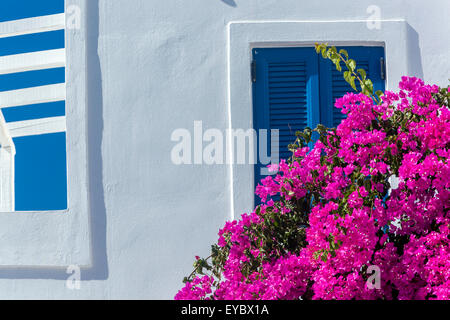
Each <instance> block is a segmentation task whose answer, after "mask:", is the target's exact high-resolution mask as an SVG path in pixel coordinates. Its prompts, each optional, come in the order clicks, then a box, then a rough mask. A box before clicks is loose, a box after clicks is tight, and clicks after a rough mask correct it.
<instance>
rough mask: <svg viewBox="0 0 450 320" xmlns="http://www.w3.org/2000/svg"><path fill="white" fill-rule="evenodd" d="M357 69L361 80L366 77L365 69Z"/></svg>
mask: <svg viewBox="0 0 450 320" xmlns="http://www.w3.org/2000/svg"><path fill="white" fill-rule="evenodd" d="M357 71H358V73H359V74H360V75H361V77H362V79H363V80H366V77H367V74H366V70H364V69H358V70H357Z"/></svg>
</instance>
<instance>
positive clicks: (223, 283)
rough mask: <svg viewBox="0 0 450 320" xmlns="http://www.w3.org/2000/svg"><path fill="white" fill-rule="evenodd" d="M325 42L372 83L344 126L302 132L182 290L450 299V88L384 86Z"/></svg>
mask: <svg viewBox="0 0 450 320" xmlns="http://www.w3.org/2000/svg"><path fill="white" fill-rule="evenodd" d="M317 51H318V52H319V53H320V52H322V54H323V56H324V57H325V58H329V59H331V60H332V61H333V62H334V63H335V64H336V67H337V68H338V70H341V69H342V68H341V63H342V62H343V63H344V64H345V67H347V69H348V70H347V71H345V72H344V77H345V78H346V80H347V81H348V82H349V83H350V84H351V85H352V86H353V87H354V88H356V87H357V86H355V81H356V84H357V85H358V88H356V89H359V90H360V91H361V93H348V94H346V95H345V96H344V97H343V98H340V99H338V100H337V101H336V104H335V106H336V107H337V108H339V109H340V110H341V111H342V113H344V114H345V115H346V118H345V119H344V120H343V121H342V122H341V124H340V125H339V126H338V127H337V128H333V129H329V128H325V127H324V126H318V127H317V128H316V129H314V130H311V129H309V128H306V129H305V131H303V132H298V133H297V140H296V142H295V144H293V145H291V146H290V149H291V150H292V152H293V154H292V157H291V158H290V159H288V160H286V161H285V160H282V161H281V162H280V164H279V165H278V166H272V169H273V170H275V171H277V172H278V173H277V174H276V175H273V176H267V177H266V178H265V179H263V180H262V181H261V183H260V184H259V185H258V186H257V188H256V193H257V195H258V196H259V197H261V200H262V204H261V205H260V206H258V207H257V208H256V209H255V210H254V211H253V212H251V213H249V214H243V215H242V216H241V218H240V219H239V220H236V221H231V222H227V223H226V225H225V227H224V228H223V229H222V230H220V232H219V240H218V243H217V244H215V245H213V246H212V254H211V256H210V257H208V258H206V259H201V258H199V257H196V261H195V263H194V267H195V270H194V272H193V273H192V274H191V275H190V276H189V277H187V278H185V286H184V287H183V288H182V289H181V290H180V291H179V292H178V294H177V295H176V297H175V298H176V299H206V300H208V299H217V300H220V299H226V300H233V299H264V300H266V299H450V245H449V243H450V217H449V206H450V191H449V186H450V179H449V177H450V166H449V160H448V159H449V157H450V151H449V145H450V123H449V122H450V109H449V100H450V93H449V88H439V87H438V86H436V85H427V84H425V83H424V82H423V81H422V80H420V79H417V78H414V77H403V78H402V81H401V82H400V84H399V91H398V92H397V93H394V92H389V91H386V92H385V93H384V94H381V93H379V92H378V93H376V94H373V92H372V91H373V89H372V84H371V82H370V80H368V79H366V76H365V72H364V70H360V69H356V63H355V62H354V61H353V60H351V59H349V58H348V54H347V53H346V52H345V51H343V50H342V51H339V52H337V51H336V49H335V48H328V47H327V46H326V45H318V46H317ZM314 134H317V135H318V136H319V138H314ZM311 141H313V142H314V147H313V148H312V149H311V150H310V148H309V147H308V145H312V144H311ZM273 199H277V200H276V201H274V200H273Z"/></svg>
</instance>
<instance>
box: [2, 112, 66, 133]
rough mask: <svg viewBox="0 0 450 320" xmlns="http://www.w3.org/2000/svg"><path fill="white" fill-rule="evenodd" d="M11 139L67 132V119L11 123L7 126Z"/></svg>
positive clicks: (57, 118) (63, 117)
mask: <svg viewBox="0 0 450 320" xmlns="http://www.w3.org/2000/svg"><path fill="white" fill-rule="evenodd" d="M6 125H7V127H8V129H9V133H10V135H11V137H13V138H17V137H24V136H32V135H39V134H48V133H57V132H64V131H66V117H65V116H62V117H53V118H43V119H35V120H25V121H16V122H9V123H7V124H6Z"/></svg>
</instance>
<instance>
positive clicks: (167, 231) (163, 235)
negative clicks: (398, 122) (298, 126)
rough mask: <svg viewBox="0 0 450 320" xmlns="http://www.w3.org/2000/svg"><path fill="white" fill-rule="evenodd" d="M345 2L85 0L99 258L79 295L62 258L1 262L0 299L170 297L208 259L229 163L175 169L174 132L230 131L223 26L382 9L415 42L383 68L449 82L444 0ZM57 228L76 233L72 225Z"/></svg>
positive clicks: (223, 210)
mask: <svg viewBox="0 0 450 320" xmlns="http://www.w3.org/2000/svg"><path fill="white" fill-rule="evenodd" d="M345 2H346V3H348V5H344V4H343V2H342V1H341V2H336V1H334V0H322V1H298V0H192V1H185V0H168V1H148V0H133V1H129V0H88V5H87V11H86V12H85V13H86V15H87V18H88V19H87V26H86V27H87V35H88V36H87V43H86V47H87V49H86V50H87V63H86V65H87V70H86V71H87V83H86V85H87V87H88V95H87V106H86V107H87V117H88V119H86V121H87V127H88V129H87V135H88V141H87V144H88V162H89V170H88V172H87V173H88V181H86V183H88V184H89V205H90V212H89V215H90V231H89V232H90V234H89V237H90V239H91V251H92V254H91V262H92V266H90V267H86V268H83V269H82V271H81V272H82V274H81V276H82V278H83V279H85V281H82V283H81V288H80V290H69V289H67V288H66V283H65V280H66V279H67V277H68V275H67V274H66V273H65V268H62V267H60V266H59V267H58V268H52V266H48V267H35V266H30V267H27V266H21V267H20V268H19V267H17V266H14V265H13V266H1V267H0V298H3V299H4V298H44V299H45V298H52V299H53V298H60V299H72V298H75V299H78V298H83V299H90V298H96V299H103V298H125V299H129V298H149V299H171V298H172V297H173V296H174V294H175V293H176V291H177V290H178V289H179V288H180V287H181V279H182V278H183V276H185V275H187V274H188V273H190V271H191V266H192V262H193V256H194V255H207V254H208V252H209V248H210V244H211V243H212V242H214V241H215V240H216V238H217V231H218V229H219V227H221V226H222V225H223V224H224V222H225V221H226V220H227V219H229V218H230V217H231V215H232V206H233V205H234V201H232V199H233V195H232V194H231V190H232V189H233V188H232V185H233V181H232V180H233V179H232V177H233V175H232V174H231V173H230V167H229V166H227V165H215V166H207V165H203V166H199V165H191V166H175V165H174V164H172V162H171V160H170V151H171V148H172V147H173V146H174V143H173V142H171V141H170V137H171V134H172V132H173V130H175V129H177V128H187V129H190V130H193V123H194V121H195V120H202V121H203V126H204V129H207V128H218V129H220V130H223V131H224V132H225V130H226V129H227V128H228V126H229V119H230V114H229V110H230V107H229V105H228V97H229V91H228V67H229V65H228V58H229V57H228V51H227V50H228V31H227V30H228V25H229V23H230V22H232V21H233V22H240V21H271V22H273V21H279V22H282V21H286V22H287V21H290V22H292V21H343V20H365V19H366V18H367V17H368V16H369V14H368V13H367V11H366V9H367V8H368V7H369V6H370V5H377V6H379V7H380V9H381V19H382V20H405V21H406V23H407V24H408V30H407V32H406V33H407V36H406V39H399V41H404V42H406V43H407V46H408V48H409V50H408V51H409V55H408V57H407V58H405V59H407V61H406V64H405V61H389V62H388V63H391V64H396V63H397V64H402V65H405V74H406V73H409V74H410V75H416V76H420V77H423V78H424V79H425V80H426V81H431V82H434V83H437V84H441V85H445V84H447V83H448V82H447V81H448V80H447V79H448V78H449V75H450V63H449V60H448V57H449V53H450V42H449V41H447V40H448V34H450V23H449V22H448V20H447V15H448V12H449V11H450V2H449V1H447V0H430V1H426V2H424V1H420V0H395V1H392V0H360V1H357V2H355V1H351V0H347V1H344V3H345ZM381 28H383V25H382V26H381ZM280 30H282V28H281V29H280ZM319 31H320V30H319ZM325 31H326V30H324V32H325ZM303 32H308V28H304V29H303ZM315 32H318V31H317V30H316V31H315ZM346 32H347V33H348V35H349V39H352V40H353V36H352V35H354V34H355V33H357V32H358V31H357V30H354V29H353V28H352V27H348V30H347V31H346ZM304 36H305V37H308V35H304ZM325 37H326V35H325ZM280 38H283V35H282V34H280ZM360 40H361V41H364V40H366V39H360ZM381 40H382V39H381ZM249 48H250V45H249ZM387 59H389V56H388V57H387ZM70 67H71V66H69V68H70ZM388 74H389V69H388ZM69 85H70V84H69ZM231 110H232V109H231ZM69 116H70V115H69ZM233 116H236V115H233ZM245 183H246V182H245V181H244V182H241V183H240V184H238V185H241V186H242V185H245ZM234 192H239V187H237V188H234ZM2 221H6V222H7V221H8V220H7V219H6V220H2ZM36 228H37V229H38V230H39V228H40V227H39V226H37V227H36ZM58 230H59V232H66V233H67V238H68V239H70V238H71V237H72V236H73V235H71V232H75V230H72V229H71V228H65V227H61V228H59V229H58ZM20 232H21V229H20V228H18V230H17V234H16V236H17V237H18V238H20V236H21V235H20ZM61 236H65V235H61ZM24 237H27V238H29V237H30V235H24ZM28 240H29V239H28ZM0 246H1V244H0ZM6 249H8V248H6ZM63 254H64V253H63ZM66 254H67V253H66ZM36 256H38V254H37V255H36ZM36 265H46V264H45V261H39V262H38V263H36Z"/></svg>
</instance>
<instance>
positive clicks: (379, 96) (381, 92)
mask: <svg viewBox="0 0 450 320" xmlns="http://www.w3.org/2000/svg"><path fill="white" fill-rule="evenodd" d="M375 94H376V95H377V97H378V99H381V96H382V95H383V94H384V93H383V91H381V90H377V91H376V92H375Z"/></svg>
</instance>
